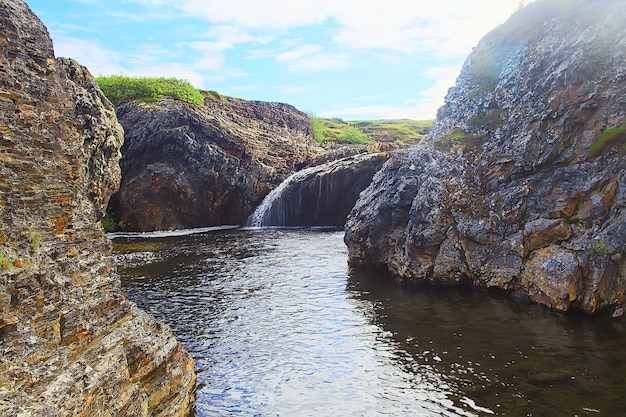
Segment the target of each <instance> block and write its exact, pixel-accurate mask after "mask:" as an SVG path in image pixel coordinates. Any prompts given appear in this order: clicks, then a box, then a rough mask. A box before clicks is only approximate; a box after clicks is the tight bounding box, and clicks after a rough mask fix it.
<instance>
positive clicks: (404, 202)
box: [345, 0, 626, 313]
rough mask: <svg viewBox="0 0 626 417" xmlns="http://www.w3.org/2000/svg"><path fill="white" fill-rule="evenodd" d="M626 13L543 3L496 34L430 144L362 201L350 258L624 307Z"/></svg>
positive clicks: (472, 61)
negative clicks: (625, 18)
mask: <svg viewBox="0 0 626 417" xmlns="http://www.w3.org/2000/svg"><path fill="white" fill-rule="evenodd" d="M623 16H626V3H624V2H621V1H612V0H592V1H578V0H576V1H562V0H544V1H539V2H536V3H532V4H530V5H529V6H527V7H526V8H524V9H522V10H521V11H519V12H518V13H516V14H515V15H513V16H512V17H511V18H510V19H509V21H508V22H506V23H505V24H503V25H502V26H500V27H498V28H496V29H495V30H493V31H492V32H491V33H489V34H488V35H486V36H485V37H484V38H483V39H482V40H481V41H480V43H479V44H478V45H477V46H476V48H475V49H474V51H473V52H472V54H471V55H470V56H469V57H468V59H467V61H466V62H465V65H464V67H463V69H462V71H461V74H460V75H459V78H458V80H457V83H456V86H455V87H453V88H452V89H451V90H450V91H449V93H448V95H447V97H446V104H445V105H444V106H443V107H442V108H441V109H440V111H439V114H438V116H437V120H436V122H435V124H434V126H433V130H432V132H431V134H430V136H429V139H428V140H427V141H423V142H422V143H421V144H419V145H417V146H416V147H414V148H412V149H410V150H408V151H401V152H398V153H397V154H396V155H395V156H394V157H393V158H392V159H391V160H390V161H389V162H388V163H387V164H386V165H385V166H384V167H383V169H382V170H381V171H380V172H379V173H378V174H377V175H376V176H375V177H374V181H373V183H372V184H371V185H370V187H368V189H366V190H365V191H364V192H363V194H362V196H361V198H360V200H359V201H358V202H357V204H356V207H355V209H354V210H353V212H352V213H351V215H350V217H349V219H348V222H347V225H346V237H345V241H346V244H347V245H348V249H349V256H350V263H351V264H352V265H361V266H365V265H375V266H382V267H384V268H386V269H388V270H389V271H390V272H391V273H393V274H394V275H396V276H398V277H402V278H404V279H407V280H410V281H415V282H433V283H441V284H446V285H448V284H472V285H474V286H477V287H483V288H488V287H497V288H503V289H506V290H509V291H512V292H515V293H517V294H518V295H522V296H525V297H528V298H530V299H531V300H533V301H535V302H538V303H542V304H545V305H547V306H549V307H550V308H553V309H556V310H569V309H571V308H573V309H579V310H583V311H585V312H589V313H593V312H596V311H598V310H600V309H602V308H605V307H607V308H613V307H616V306H620V305H621V304H623V303H624V301H625V299H626V297H625V294H626V293H625V289H626V284H625V280H626V258H625V257H624V250H625V248H626V213H625V212H624V207H625V204H626V169H625V168H626V149H625V144H626V134H624V131H623V129H624V128H625V126H626V79H625V77H626V38H625V37H626V30H625V26H624V24H623ZM620 132H621V133H620ZM603 135H604V136H605V137H609V138H610V139H609V140H608V141H607V142H606V143H605V144H604V145H603V146H600V140H601V139H602V136H603Z"/></svg>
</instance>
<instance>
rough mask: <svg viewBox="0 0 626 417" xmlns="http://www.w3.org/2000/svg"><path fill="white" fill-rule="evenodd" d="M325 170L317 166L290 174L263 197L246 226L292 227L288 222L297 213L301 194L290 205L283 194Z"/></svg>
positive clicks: (321, 166)
mask: <svg viewBox="0 0 626 417" xmlns="http://www.w3.org/2000/svg"><path fill="white" fill-rule="evenodd" d="M325 169H327V167H326V166H325V165H318V166H314V167H309V168H305V169H303V170H301V171H298V172H296V173H294V174H291V175H290V176H289V177H287V179H285V180H284V181H283V182H281V183H280V185H278V187H276V188H274V189H273V190H272V191H270V193H269V194H268V195H266V196H265V198H264V199H263V201H262V202H261V204H260V205H259V206H258V207H257V208H256V210H254V213H252V214H251V215H250V217H248V221H247V224H246V226H248V227H269V226H293V224H290V220H292V219H293V218H295V217H297V215H298V213H299V208H300V207H299V206H300V204H301V201H302V193H301V190H300V193H299V198H298V203H297V204H291V203H292V200H285V199H284V198H283V194H284V193H285V191H286V190H287V189H291V188H292V187H293V186H294V185H295V186H298V185H299V184H301V183H302V181H303V180H304V179H306V178H308V177H310V176H312V175H316V174H319V173H322V172H323V171H324V170H325Z"/></svg>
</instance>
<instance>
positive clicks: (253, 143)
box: [110, 93, 322, 231]
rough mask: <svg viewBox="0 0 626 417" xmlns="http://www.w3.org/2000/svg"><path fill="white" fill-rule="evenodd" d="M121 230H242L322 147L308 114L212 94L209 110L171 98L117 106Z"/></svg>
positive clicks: (114, 204) (115, 201) (114, 208)
mask: <svg viewBox="0 0 626 417" xmlns="http://www.w3.org/2000/svg"><path fill="white" fill-rule="evenodd" d="M116 111H117V116H118V118H119V120H120V123H121V124H122V126H123V127H124V130H125V137H126V143H125V144H124V147H123V149H122V155H123V156H122V160H121V162H120V165H121V167H122V173H123V175H122V183H121V186H120V191H119V192H118V193H117V194H116V195H115V196H114V197H113V198H112V201H111V207H110V209H111V212H112V213H113V215H114V217H115V218H116V220H117V222H118V226H119V228H120V229H122V230H139V231H146V230H160V229H178V228H189V227H198V226H214V225H223V224H243V223H245V219H246V218H247V216H248V215H249V214H250V213H251V212H252V211H253V210H254V208H255V207H256V206H257V205H258V204H259V203H260V201H261V200H262V198H263V197H264V196H265V195H266V194H267V193H268V192H269V190H270V189H271V188H274V187H275V186H276V185H278V184H279V183H280V182H281V181H282V180H284V179H285V178H287V177H288V176H289V175H290V174H291V173H293V172H294V171H296V170H297V169H298V168H301V167H302V166H306V165H307V164H308V162H309V161H310V160H311V159H312V158H313V157H314V156H315V155H317V154H319V153H320V152H321V151H322V149H321V148H319V147H318V146H317V144H316V142H315V140H314V139H313V137H312V132H311V126H310V123H309V120H308V117H307V115H306V114H304V113H302V112H300V111H298V110H296V109H295V108H293V107H292V106H289V105H286V104H280V103H265V102H254V101H252V102H251V101H245V100H240V99H235V98H229V97H222V96H219V95H216V94H208V93H207V94H206V99H205V107H198V106H195V105H192V104H188V103H183V102H180V101H176V100H172V99H168V98H165V99H164V100H162V101H161V102H158V103H152V104H145V103H141V102H127V103H122V104H119V105H118V106H117V108H116Z"/></svg>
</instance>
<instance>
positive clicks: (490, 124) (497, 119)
mask: <svg viewBox="0 0 626 417" xmlns="http://www.w3.org/2000/svg"><path fill="white" fill-rule="evenodd" d="M468 122H469V125H470V126H471V127H472V128H473V129H480V130H489V131H494V130H497V129H499V128H501V127H502V110H500V109H491V110H489V111H488V112H487V113H483V114H477V115H474V116H472V117H470V118H469V119H468Z"/></svg>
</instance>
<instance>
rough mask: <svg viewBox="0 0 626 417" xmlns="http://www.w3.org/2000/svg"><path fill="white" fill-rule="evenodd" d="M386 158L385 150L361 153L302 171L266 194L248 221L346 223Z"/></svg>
mask: <svg viewBox="0 0 626 417" xmlns="http://www.w3.org/2000/svg"><path fill="white" fill-rule="evenodd" d="M385 160H386V156H385V154H361V155H355V156H352V157H348V158H343V159H339V160H336V161H332V162H329V163H326V164H322V165H317V166H314V167H310V168H306V169H303V170H301V171H298V172H296V173H295V174H293V175H291V176H290V177H288V178H287V179H286V180H285V181H283V182H282V183H281V184H280V185H279V186H278V187H276V188H275V189H273V190H272V191H271V192H270V193H269V194H268V195H267V196H266V197H265V199H264V200H263V201H262V202H261V204H260V205H259V207H257V209H256V210H255V211H254V213H252V215H250V217H248V221H247V223H246V225H247V226H248V227H271V226H333V227H343V224H344V223H345V221H346V217H347V216H348V213H350V210H351V209H352V207H353V206H354V203H355V202H356V200H357V198H358V197H359V193H360V192H361V191H362V190H363V189H365V187H367V185H368V184H369V183H370V182H371V180H372V177H373V176H374V173H375V172H376V171H378V169H380V167H381V166H382V164H383V163H384V161H385Z"/></svg>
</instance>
